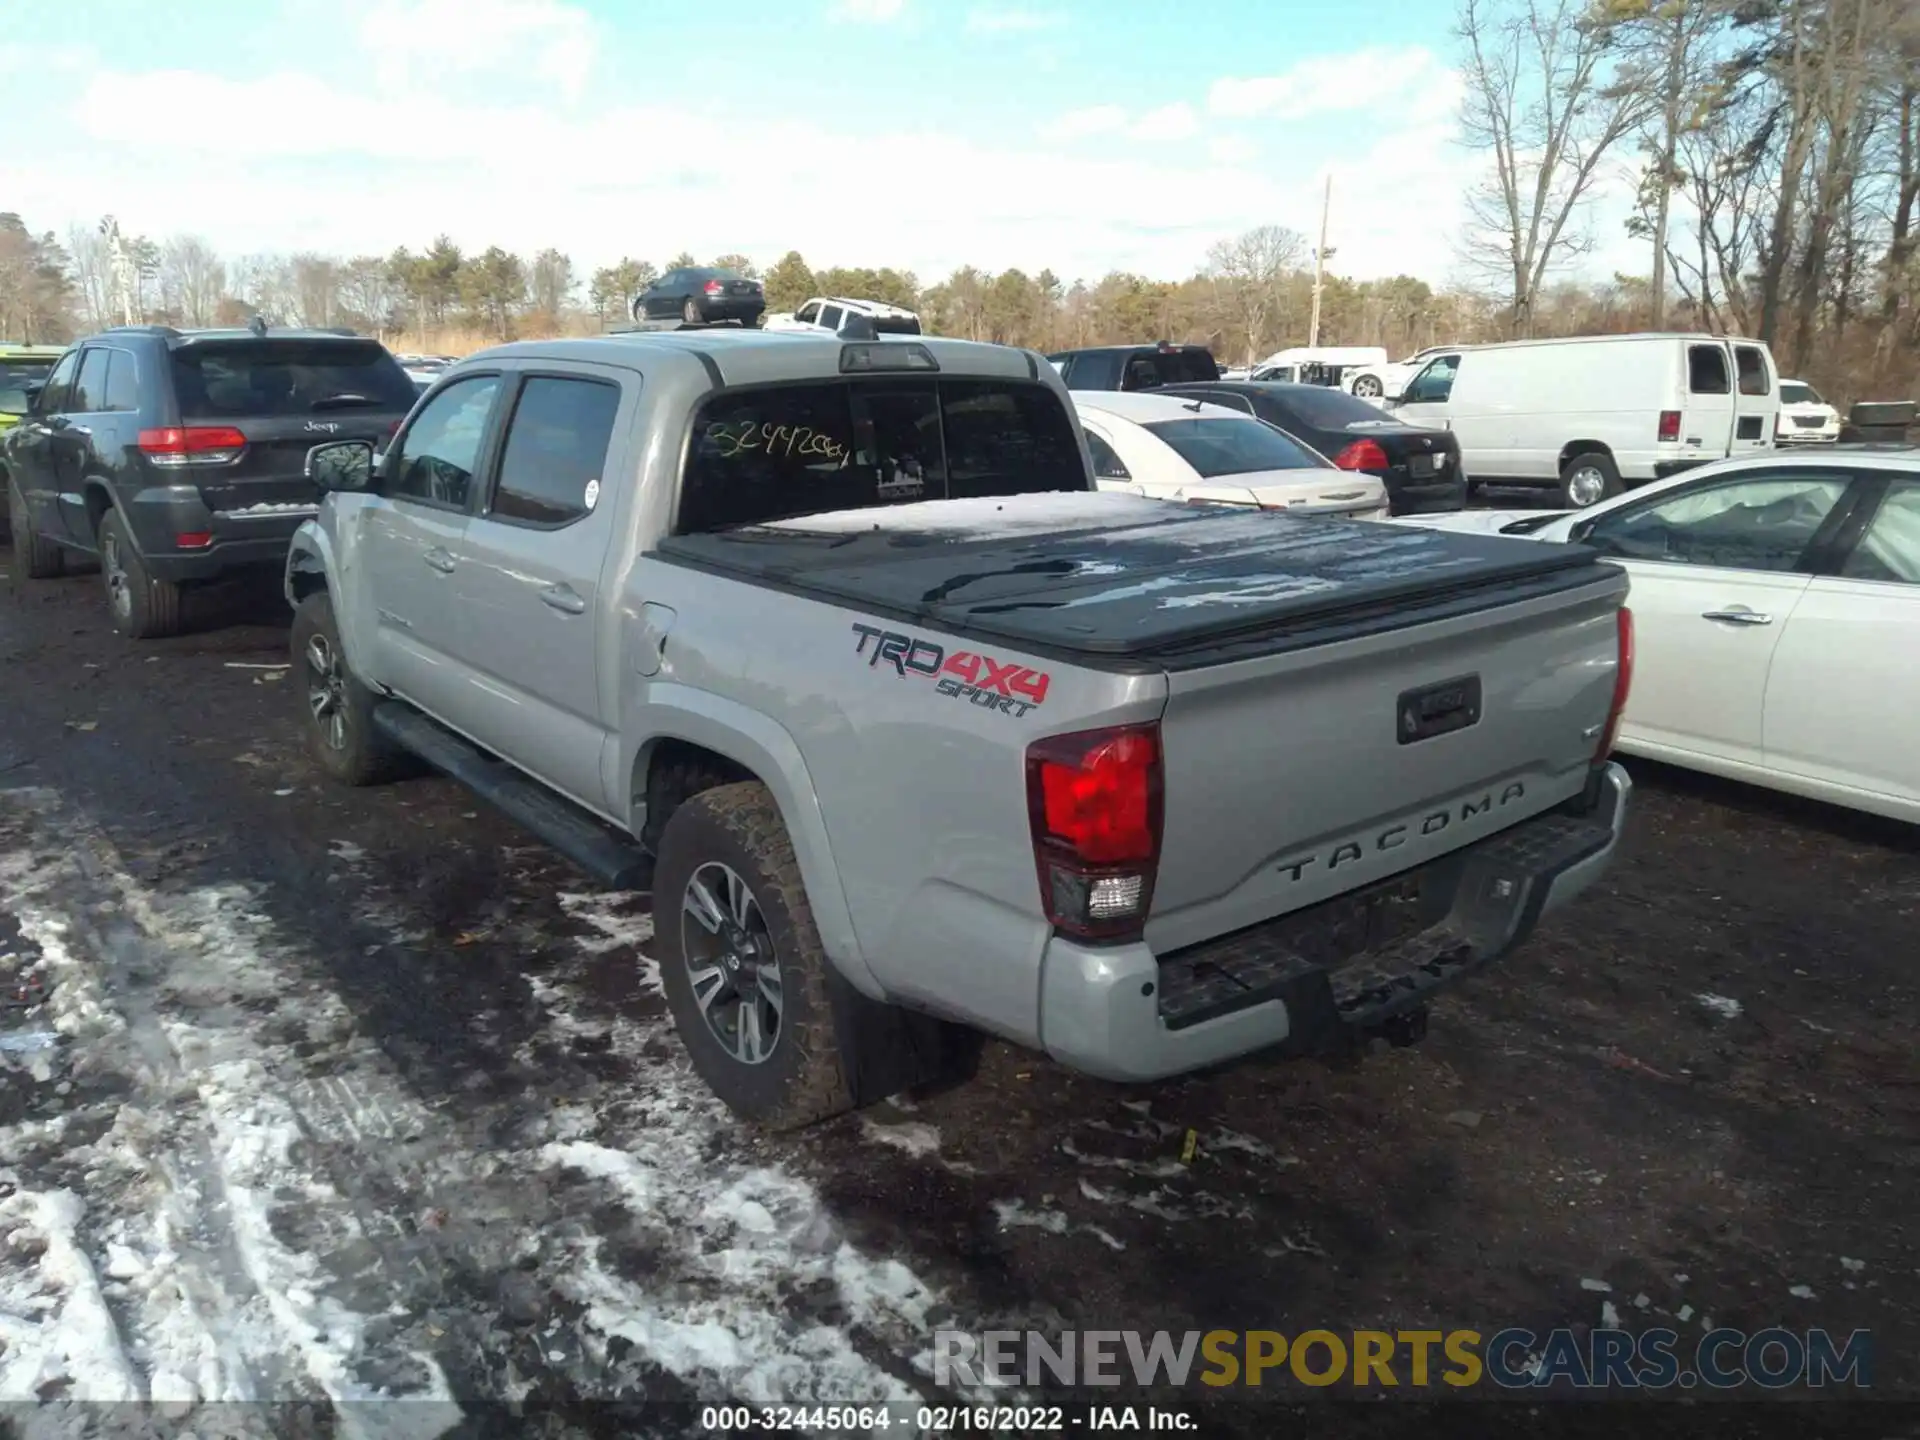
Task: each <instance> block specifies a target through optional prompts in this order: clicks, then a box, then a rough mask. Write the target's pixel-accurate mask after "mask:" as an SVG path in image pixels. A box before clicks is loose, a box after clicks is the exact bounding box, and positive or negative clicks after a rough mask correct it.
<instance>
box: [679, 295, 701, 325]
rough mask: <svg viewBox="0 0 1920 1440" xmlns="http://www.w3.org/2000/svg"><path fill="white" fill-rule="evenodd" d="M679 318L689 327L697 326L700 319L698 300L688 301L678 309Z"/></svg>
mask: <svg viewBox="0 0 1920 1440" xmlns="http://www.w3.org/2000/svg"><path fill="white" fill-rule="evenodd" d="M680 318H681V319H682V320H684V321H686V322H687V324H689V325H698V324H699V323H700V318H701V317H700V302H699V301H698V300H692V299H690V300H688V301H687V303H686V304H684V305H682V306H681V307H680Z"/></svg>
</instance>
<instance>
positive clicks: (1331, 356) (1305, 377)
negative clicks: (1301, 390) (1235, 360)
mask: <svg viewBox="0 0 1920 1440" xmlns="http://www.w3.org/2000/svg"><path fill="white" fill-rule="evenodd" d="M1386 358H1387V352H1386V351H1385V350H1382V349H1381V348H1380V347H1379V346H1377V345H1297V346H1294V347H1292V348H1291V349H1286V350H1276V351H1274V353H1273V354H1271V355H1269V356H1268V357H1267V358H1266V359H1264V360H1262V361H1261V362H1260V363H1259V364H1258V365H1255V366H1254V367H1253V370H1252V372H1251V373H1249V374H1248V376H1247V378H1248V379H1249V380H1277V381H1281V382H1283V383H1285V384H1289V385H1325V386H1330V387H1332V388H1333V389H1336V390H1337V389H1340V388H1342V387H1344V386H1345V385H1346V383H1347V380H1348V377H1349V376H1351V375H1352V374H1353V372H1354V369H1355V367H1356V366H1361V365H1380V364H1384V363H1385V362H1386Z"/></svg>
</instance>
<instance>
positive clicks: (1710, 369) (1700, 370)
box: [1687, 345, 1733, 395]
mask: <svg viewBox="0 0 1920 1440" xmlns="http://www.w3.org/2000/svg"><path fill="white" fill-rule="evenodd" d="M1687 389H1689V390H1691V391H1692V392H1693V393H1694V394H1696V395H1731V394H1732V393H1733V386H1732V385H1730V384H1729V383H1728V381H1727V352H1726V351H1724V350H1722V349H1721V348H1720V347H1719V346H1718V345H1689V346H1688V347H1687Z"/></svg>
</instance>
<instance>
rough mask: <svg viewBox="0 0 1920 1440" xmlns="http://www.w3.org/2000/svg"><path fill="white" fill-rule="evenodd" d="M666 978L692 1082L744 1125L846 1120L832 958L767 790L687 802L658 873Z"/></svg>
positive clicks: (731, 788) (748, 788) (666, 836)
mask: <svg viewBox="0 0 1920 1440" xmlns="http://www.w3.org/2000/svg"><path fill="white" fill-rule="evenodd" d="M653 896H654V931H655V934H656V936H657V937H658V944H659V951H660V978H661V983H662V985H663V987H664V988H665V990H666V993H667V1006H668V1008H669V1009H670V1010H671V1011H672V1012H673V1023H674V1026H675V1028H676V1029H677V1030H678V1031H679V1032H680V1042H681V1044H683V1045H685V1046H686V1047H687V1055H688V1057H689V1058H690V1059H691V1060H692V1062H693V1068H694V1070H695V1072H696V1073H698V1074H699V1076H700V1078H701V1079H702V1080H704V1081H706V1083H707V1085H708V1086H709V1088H711V1089H712V1090H713V1092H714V1094H716V1095H717V1096H719V1097H720V1100H721V1101H722V1103H724V1104H725V1105H726V1107H727V1108H728V1109H729V1110H731V1111H733V1113H734V1114H735V1115H738V1116H739V1117H740V1118H741V1119H743V1120H749V1121H753V1122H755V1123H758V1124H761V1125H765V1126H767V1127H768V1128H770V1129H777V1130H786V1129H794V1128H797V1127H799V1126H802V1125H810V1124H812V1123H814V1122H815V1121H818V1120H825V1119H827V1118H828V1117H829V1116H833V1115H838V1114H840V1113H842V1112H843V1111H846V1110H849V1109H851V1108H852V1106H853V1093H852V1089H851V1087H850V1085H849V1084H848V1080H847V1075H846V1070H845V1067H844V1065H843V1064H842V1062H841V1051H840V1044H839V1038H840V1037H839V1035H838V1033H837V1030H836V1028H835V1024H834V1013H833V1006H832V1001H831V999H830V997H829V994H828V988H827V986H828V966H829V965H830V964H831V963H832V962H831V961H829V960H828V959H827V955H826V951H825V950H824V949H823V948H822V947H821V944H820V933H819V931H818V930H817V929H816V928H815V926H814V923H813V910H812V907H811V906H810V905H809V904H808V903H807V893H806V887H805V886H804V885H803V884H802V883H801V879H800V865H799V862H798V861H797V860H796V859H795V858H794V854H793V842H792V841H791V840H790V839H789V838H788V836H787V829H786V825H785V824H784V823H783V822H782V821H781V819H780V812H779V809H778V807H776V806H775V804H774V802H773V796H772V795H771V794H770V793H769V792H768V790H767V788H766V786H764V785H761V784H759V783H758V782H752V781H750V782H746V783H743V784H735V785H722V786H719V787H718V788H716V789H712V790H705V791H702V792H701V793H700V794H698V795H695V796H694V797H693V798H691V799H689V800H687V801H685V802H684V803H683V804H681V805H680V807H679V808H678V809H676V810H675V811H674V812H673V815H672V818H670V819H669V820H668V821H667V825H666V829H665V831H664V832H663V833H662V834H661V837H660V851H659V859H658V864H657V866H656V868H655V871H654V884H653Z"/></svg>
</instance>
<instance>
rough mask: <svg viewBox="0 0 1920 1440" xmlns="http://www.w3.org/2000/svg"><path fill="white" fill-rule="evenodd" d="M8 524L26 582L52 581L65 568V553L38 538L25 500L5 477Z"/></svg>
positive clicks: (10, 478) (14, 482)
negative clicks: (27, 580)
mask: <svg viewBox="0 0 1920 1440" xmlns="http://www.w3.org/2000/svg"><path fill="white" fill-rule="evenodd" d="M7 524H8V525H9V527H11V529H12V531H13V550H14V554H15V555H17V556H18V557H19V559H20V569H21V571H22V573H23V574H24V575H25V576H26V578H27V579H29V580H51V579H53V578H54V577H55V576H56V575H58V574H60V573H61V572H62V571H64V570H65V569H66V568H67V552H66V551H64V550H62V549H61V548H60V547H59V546H58V545H55V544H52V543H51V542H49V541H46V540H43V539H41V538H40V535H39V533H38V532H37V531H35V530H34V528H33V517H32V516H31V515H29V514H28V513H27V497H26V496H24V495H22V494H21V493H20V486H19V483H18V482H17V481H15V480H14V478H13V477H12V476H11V475H9V476H8V477H7Z"/></svg>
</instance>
